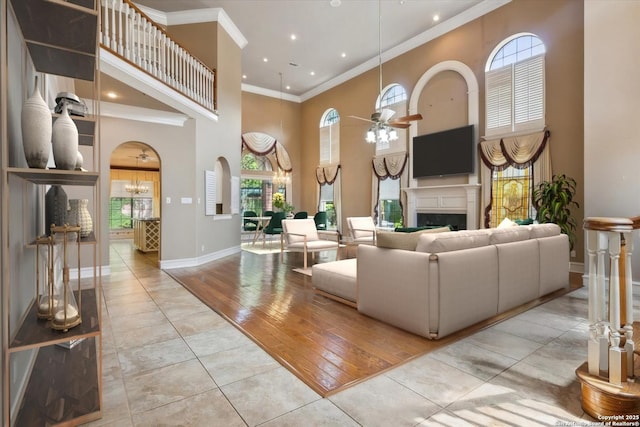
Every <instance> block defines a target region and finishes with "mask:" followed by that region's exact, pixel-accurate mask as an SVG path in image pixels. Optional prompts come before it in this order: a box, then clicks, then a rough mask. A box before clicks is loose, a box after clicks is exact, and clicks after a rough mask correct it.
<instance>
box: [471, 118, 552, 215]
mask: <svg viewBox="0 0 640 427" xmlns="http://www.w3.org/2000/svg"><path fill="white" fill-rule="evenodd" d="M550 135H551V134H550V132H549V131H548V130H543V131H540V132H535V133H531V134H527V135H519V136H513V137H506V138H501V139H493V140H489V141H481V142H480V144H479V147H480V149H479V151H480V158H481V159H482V165H481V166H483V167H481V168H480V169H481V178H482V203H483V206H484V207H485V208H484V226H485V227H489V224H490V217H491V209H492V208H493V207H492V205H491V203H492V200H493V195H492V188H493V185H492V179H493V172H494V171H503V170H505V169H507V168H508V167H509V166H511V167H514V168H517V169H525V168H529V167H531V179H532V183H533V186H532V187H533V188H536V187H537V186H538V185H539V183H540V182H542V181H548V180H550V179H551V154H550V150H549V138H550Z"/></svg>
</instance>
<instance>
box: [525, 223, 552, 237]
mask: <svg viewBox="0 0 640 427" xmlns="http://www.w3.org/2000/svg"><path fill="white" fill-rule="evenodd" d="M527 228H528V229H529V235H530V237H531V238H532V239H540V238H542V237H551V236H557V235H558V234H560V226H559V225H558V224H554V223H551V222H549V223H546V224H532V225H528V226H527Z"/></svg>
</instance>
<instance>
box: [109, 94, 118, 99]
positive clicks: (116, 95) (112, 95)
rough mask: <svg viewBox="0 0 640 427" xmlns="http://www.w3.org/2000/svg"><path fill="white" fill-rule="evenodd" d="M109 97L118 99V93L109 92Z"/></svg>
mask: <svg viewBox="0 0 640 427" xmlns="http://www.w3.org/2000/svg"><path fill="white" fill-rule="evenodd" d="M107 97H109V98H111V99H116V98H117V97H118V94H117V93H115V92H107Z"/></svg>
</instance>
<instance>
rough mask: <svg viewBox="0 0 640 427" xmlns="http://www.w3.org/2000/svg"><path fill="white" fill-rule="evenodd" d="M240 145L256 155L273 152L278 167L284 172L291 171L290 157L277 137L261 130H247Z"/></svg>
mask: <svg viewBox="0 0 640 427" xmlns="http://www.w3.org/2000/svg"><path fill="white" fill-rule="evenodd" d="M242 147H243V149H244V148H246V149H247V150H249V151H250V152H252V153H253V154H255V155H258V156H266V155H267V154H270V153H272V152H273V153H275V156H276V162H277V163H278V167H279V168H280V169H282V170H283V171H285V172H291V171H292V170H293V167H292V166H291V158H290V157H289V153H288V152H287V150H286V149H285V148H284V146H283V145H282V144H280V142H278V140H277V139H275V138H274V137H272V136H271V135H267V134H266V133H262V132H247V133H245V134H243V135H242Z"/></svg>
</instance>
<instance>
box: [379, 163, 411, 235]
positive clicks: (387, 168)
mask: <svg viewBox="0 0 640 427" xmlns="http://www.w3.org/2000/svg"><path fill="white" fill-rule="evenodd" d="M408 160H409V153H407V152H406V151H403V152H399V153H393V154H387V155H384V156H376V157H374V158H373V160H372V161H371V166H372V169H373V174H372V176H371V181H372V182H371V206H372V212H371V216H372V217H373V220H374V222H375V223H376V224H377V223H378V203H379V201H380V181H382V180H385V179H399V180H400V188H402V186H403V185H402V184H404V185H405V186H407V187H408V186H409V169H408V168H407V167H406V166H407V163H408ZM398 199H399V200H400V209H401V210H402V221H403V223H404V224H407V223H408V222H407V218H405V215H406V212H405V210H404V207H405V206H406V199H407V195H406V193H405V192H403V191H402V190H400V194H399V195H398Z"/></svg>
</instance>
